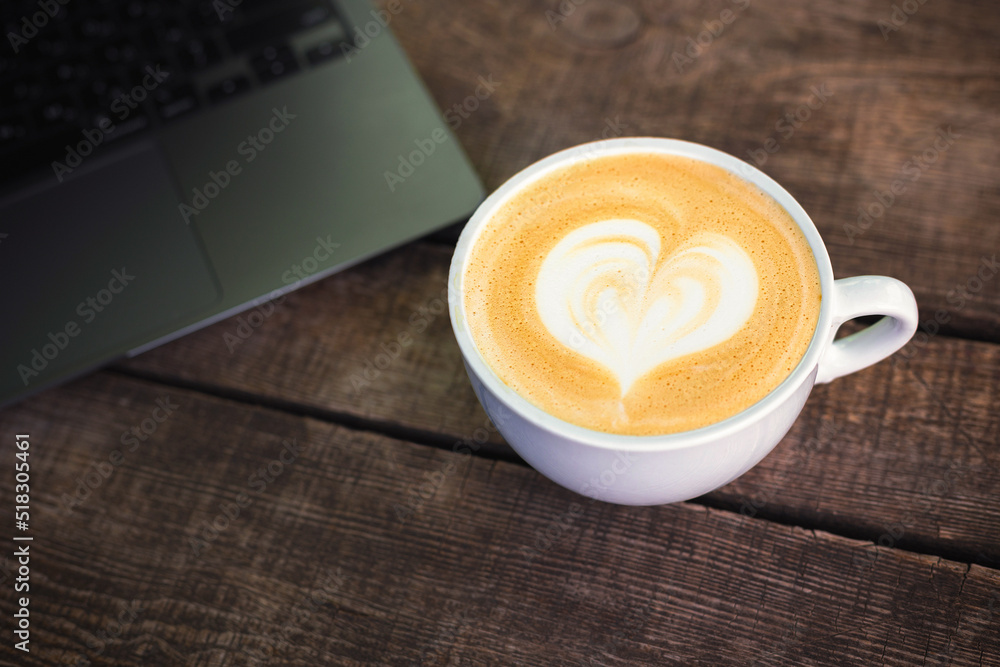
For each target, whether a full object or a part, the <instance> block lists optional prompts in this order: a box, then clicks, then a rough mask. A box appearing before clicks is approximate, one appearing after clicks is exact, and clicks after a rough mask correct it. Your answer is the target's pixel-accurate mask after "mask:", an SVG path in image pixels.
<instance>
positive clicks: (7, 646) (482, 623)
mask: <svg viewBox="0 0 1000 667" xmlns="http://www.w3.org/2000/svg"><path fill="white" fill-rule="evenodd" d="M399 7H401V9H399V10H398V11H397V12H396V14H395V15H394V16H393V18H392V24H391V25H392V28H393V30H394V31H395V33H396V35H397V36H398V38H399V40H400V41H401V42H402V44H403V46H404V48H405V49H406V51H407V52H408V53H409V54H410V56H411V57H412V59H413V61H414V63H415V65H416V67H417V69H418V70H419V71H420V73H421V74H422V76H423V77H424V79H425V80H426V82H427V85H428V86H429V88H430V90H431V92H432V94H433V95H434V97H435V99H436V100H437V102H438V103H439V105H440V106H441V107H442V109H443V110H448V109H454V106H455V105H456V104H457V105H463V104H465V105H466V108H467V109H468V108H470V107H472V106H475V107H476V108H475V109H474V110H469V111H467V112H466V113H464V114H458V113H457V112H456V113H455V114H454V115H453V116H451V117H450V118H452V124H453V125H455V126H456V130H457V136H458V138H459V140H460V141H461V142H462V144H463V145H464V146H465V148H466V149H467V151H468V153H469V155H470V157H471V159H472V161H473V163H474V164H475V166H476V168H477V169H478V171H479V173H480V174H481V176H482V178H483V180H484V182H485V184H486V186H487V188H488V189H493V188H495V187H496V186H498V185H499V184H500V183H501V182H502V181H503V180H504V179H506V178H507V177H508V176H510V175H511V174H513V173H514V172H516V171H517V170H519V169H520V168H522V167H524V166H526V165H527V164H529V163H531V162H533V161H534V160H536V159H538V158H541V157H542V156H544V155H547V154H549V153H551V152H553V151H556V150H558V149H561V148H564V147H567V146H570V145H573V144H577V143H581V142H584V141H588V140H591V139H596V138H600V137H610V136H618V135H656V136H671V137H680V138H685V139H690V140H693V141H697V142H701V143H705V144H708V145H711V146H714V147H717V148H720V149H722V150H725V151H728V152H730V153H733V154H735V155H738V156H740V157H743V158H745V159H748V160H751V161H754V162H757V163H759V164H760V166H761V168H762V169H763V170H764V171H765V172H767V173H768V174H770V175H771V176H773V177H774V178H775V179H776V180H778V181H779V182H780V183H782V184H783V185H784V186H785V187H786V188H787V189H788V190H789V191H790V192H791V193H792V194H793V195H794V196H795V197H796V198H798V200H799V201H800V202H801V203H802V204H803V206H804V207H805V209H806V210H807V211H809V212H810V214H811V215H812V217H813V219H814V220H815V222H816V224H817V226H818V227H819V229H820V231H821V232H822V234H823V237H824V239H825V240H826V243H827V245H828V247H829V249H830V253H831V255H832V258H833V263H834V267H835V270H836V272H837V276H838V277H844V276H849V275H856V274H865V273H877V274H887V275H892V276H895V277H898V278H900V279H902V280H903V281H905V282H906V283H908V284H909V285H911V286H912V288H913V290H914V292H915V293H916V295H917V299H918V302H919V304H920V310H921V319H922V321H923V322H924V326H923V331H922V333H920V334H918V336H917V337H916V338H915V339H914V341H913V342H912V343H911V344H909V345H908V346H907V347H906V348H904V350H903V351H902V352H901V353H900V354H899V355H897V356H896V357H895V358H894V359H893V360H891V361H887V362H883V363H881V364H878V365H877V366H875V367H872V368H870V369H868V370H865V371H863V372H860V373H857V374H855V375H852V376H850V377H847V378H844V379H841V380H838V381H837V382H835V383H833V384H831V385H827V386H822V387H817V388H816V390H815V391H814V392H813V394H812V396H811V397H810V399H809V402H808V404H807V405H806V408H805V411H804V412H803V414H802V416H801V417H800V418H799V420H798V421H797V423H796V424H795V426H794V427H793V429H792V431H791V432H790V433H789V434H788V436H787V437H786V438H785V439H784V440H783V441H782V442H781V443H780V444H779V445H778V447H777V448H776V449H775V450H774V452H773V453H771V454H770V455H769V456H768V457H767V458H766V459H765V460H764V461H763V462H762V463H761V464H760V465H758V466H757V467H756V468H755V469H753V470H751V471H750V472H749V473H747V474H746V475H744V476H743V477H742V478H740V479H738V480H737V481H735V482H733V483H732V484H730V485H728V486H726V487H724V488H722V489H719V490H718V491H715V492H713V493H711V494H709V495H707V496H705V497H702V498H698V499H696V500H694V501H691V502H687V503H680V504H675V505H669V506H662V507H646V508H636V507H620V506H613V505H608V504H603V503H600V502H590V501H588V500H587V499H584V498H582V497H580V496H577V495H575V494H574V493H571V492H569V491H567V490H564V489H562V488H560V487H558V486H556V485H555V484H553V483H551V482H549V481H548V480H547V479H545V478H543V477H541V476H540V475H539V474H537V473H536V472H534V471H533V470H532V469H531V468H529V467H527V466H526V465H524V464H523V463H522V462H521V461H520V460H519V459H518V457H517V456H516V455H515V454H514V453H513V452H512V450H510V449H509V448H508V446H507V445H506V444H505V443H504V442H503V440H502V439H501V438H500V437H499V436H498V435H496V433H495V432H494V431H493V430H491V429H490V428H489V424H488V422H487V421H486V418H485V415H484V413H483V412H482V410H481V409H480V407H479V405H478V403H477V401H476V399H475V396H474V395H473V393H472V390H471V388H470V385H469V382H468V380H467V378H466V375H465V371H464V369H463V367H462V363H461V357H460V355H459V351H458V348H457V346H456V344H455V342H454V339H453V337H452V334H451V330H450V325H449V322H448V318H447V315H446V312H445V309H444V305H443V300H444V298H445V277H446V274H447V270H448V263H449V259H450V256H451V252H452V244H453V243H454V238H455V235H456V234H457V230H455V229H451V230H447V231H446V232H444V233H441V234H438V235H435V236H433V237H431V238H429V239H424V240H422V241H419V242H416V243H412V244H410V245H407V246H406V247H403V248H400V249H398V250H396V251H393V252H390V253H388V254H386V255H384V256H381V257H378V258H376V259H373V260H371V261H369V262H366V263H365V264H363V265H360V266H358V267H356V268H353V269H351V270H348V271H345V272H343V273H341V274H338V275H336V276H334V277H332V278H329V279H327V280H324V281H322V282H320V283H318V284H315V285H312V286H310V287H308V288H305V289H303V290H301V291H299V292H297V293H295V294H294V295H292V296H290V297H288V298H287V300H285V301H284V302H283V303H281V304H280V305H277V306H275V307H274V308H273V311H272V310H270V309H269V310H268V315H267V316H266V317H263V318H261V320H262V321H259V320H258V319H257V318H255V321H257V322H258V323H259V326H257V327H256V328H254V329H252V334H251V335H249V337H247V338H246V339H245V340H244V339H242V338H241V339H240V340H241V342H240V343H239V344H238V345H236V346H235V348H234V349H233V350H232V351H230V349H228V348H227V338H226V336H227V334H236V333H237V329H238V327H239V326H240V320H239V319H238V318H234V319H231V320H228V321H225V322H222V323H219V324H217V325H214V326H211V327H209V328H207V329H204V330H202V331H200V332H198V333H195V334H192V335H189V336H187V337H185V338H183V339H181V340H179V341H177V342H175V343H173V344H170V345H167V346H165V347H163V348H160V349H157V350H155V351H153V352H150V353H147V354H145V355H143V356H141V357H139V358H136V359H134V360H131V361H128V362H123V363H118V364H115V365H113V366H112V367H111V368H109V369H107V370H103V371H100V372H97V373H94V374H92V375H90V376H88V377H86V378H84V379H81V380H79V381H76V382H73V383H71V384H68V385H66V386H64V387H61V388H57V389H54V390H50V391H47V392H45V393H43V394H41V395H39V396H37V397H34V398H32V399H30V400H27V401H25V402H23V403H21V404H19V405H16V406H14V407H12V408H8V409H6V410H4V411H2V412H0V432H2V434H3V435H2V445H0V454H2V459H0V460H2V461H3V462H4V463H3V465H4V466H5V470H7V472H4V473H3V474H2V475H0V480H2V481H0V490H2V493H0V507H4V508H12V507H13V505H14V504H15V500H14V481H13V462H14V460H15V459H14V454H15V451H16V449H15V445H14V443H15V438H14V434H16V433H28V434H30V436H31V439H30V442H31V458H30V461H31V466H32V467H31V484H32V487H31V519H32V523H31V526H32V532H33V535H34V537H35V540H34V542H33V543H31V551H30V553H31V558H30V587H31V588H30V614H31V616H30V621H31V626H30V627H31V635H30V642H31V643H30V649H31V652H30V654H25V653H22V652H20V651H17V650H15V649H14V647H13V644H14V642H15V638H14V637H13V636H12V634H11V632H10V630H9V629H10V628H11V627H12V614H13V612H14V610H15V604H16V603H15V598H16V597H18V595H15V593H14V590H13V587H14V579H15V578H16V576H17V568H18V567H19V565H18V564H17V563H16V561H15V559H14V556H13V551H14V546H13V543H10V542H9V543H8V546H7V547H4V549H3V555H4V556H5V558H0V566H2V567H0V576H2V578H3V583H2V585H0V590H2V595H0V612H2V614H3V617H4V618H5V619H6V620H5V621H4V624H3V626H4V628H5V630H4V634H3V637H4V640H3V641H2V648H0V658H2V661H3V664H18V665H76V664H80V665H83V664H88V661H89V662H90V663H91V664H107V665H161V664H163V665H173V664H190V665H256V664H267V663H273V664H291V665H321V664H344V665H355V664H378V665H410V664H425V665H481V664H499V665H513V664H525V665H580V664H602V665H605V664H606V665H634V664H649V665H694V664H705V665H719V664H739V665H785V664H838V665H842V664H865V665H868V664H892V665H950V664H954V665H998V664H1000V415H998V405H1000V276H998V275H997V273H998V268H1000V267H998V266H997V264H996V262H997V255H998V254H1000V224H998V220H1000V140H998V139H1000V112H998V110H1000V81H998V72H1000V41H998V38H997V32H998V30H1000V6H998V5H997V4H996V3H993V2H988V1H985V0H984V1H982V2H948V1H946V0H926V1H924V0H902V1H900V0H897V1H896V3H895V4H892V3H891V2H889V0H882V1H880V2H861V1H852V2H825V3H804V2H802V3H800V2H793V1H791V0H783V1H775V2H764V1H763V0H760V1H758V0H753V1H752V2H750V0H738V1H736V0H734V1H732V2H730V1H729V0H715V1H713V2H707V3H701V2H696V1H695V0H679V1H676V2H652V1H642V0H634V1H625V0H623V1H620V2H615V1H612V0H566V1H564V2H562V3H561V4H560V3H559V2H556V0H551V1H550V2H543V3H533V2H528V1H527V0H506V1H503V2H501V1H499V0H491V1H488V2H475V3H466V2H461V1H460V0H442V1H441V2H434V3H432V2H415V1H414V2H410V1H409V0H403V2H402V3H401V5H399ZM904 20H905V23H904ZM480 77H483V78H484V79H486V80H490V79H491V78H492V81H494V82H495V90H494V91H493V92H492V93H491V94H489V95H487V96H486V99H481V100H475V104H473V103H472V102H471V101H469V102H467V99H468V98H469V96H470V95H474V93H475V90H476V87H477V86H478V85H480V83H479V82H480ZM789 114H790V115H789ZM897 180H899V181H900V183H899V187H897V188H896V190H897V192H895V193H894V192H893V183H894V182H895V181H897ZM904 188H905V189H904ZM859 209H860V210H861V211H862V212H868V217H865V216H863V215H861V216H859ZM8 325H9V323H8ZM403 332H408V333H409V334H410V337H411V340H412V344H410V345H408V346H406V347H401V348H399V350H398V354H395V355H387V353H386V352H385V351H386V349H389V350H394V349H396V348H394V347H393V346H391V345H389V343H390V342H391V341H394V340H396V339H397V337H398V336H399V334H401V333H403ZM244 333H245V330H244ZM383 344H384V345H385V347H383ZM462 442H471V443H473V444H475V445H476V451H475V453H474V454H473V455H468V454H463V453H458V452H456V449H462V448H461V447H457V448H456V447H455V445H456V443H462ZM4 511H7V510H4ZM8 517H9V515H8ZM6 521H7V524H6V525H7V526H8V528H6V529H5V530H9V531H11V532H14V531H13V526H12V525H11V523H10V521H11V519H10V518H8V519H7V520H6Z"/></svg>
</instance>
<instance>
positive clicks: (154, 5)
mask: <svg viewBox="0 0 1000 667" xmlns="http://www.w3.org/2000/svg"><path fill="white" fill-rule="evenodd" d="M392 6H393V7H394V8H396V9H397V10H399V11H406V6H405V5H398V4H396V3H393V5H392ZM392 18H393V15H392V14H391V13H390V12H389V11H387V10H376V9H374V8H373V7H372V6H371V5H370V4H368V2H367V1H366V0H293V1H288V0H186V1H180V2H178V1H175V0H171V1H170V2H167V1H165V0H163V1H158V0H121V1H120V2H109V1H108V0H30V1H24V2H22V1H20V0H16V1H13V2H11V1H10V0H5V1H4V3H3V7H2V9H0V26H2V28H3V35H4V37H5V39H4V42H5V43H3V44H0V285H2V288H0V405H6V404H9V403H12V402H14V401H16V400H19V399H21V398H23V397H25V396H27V395H29V394H31V393H33V392H36V391H38V390H41V389H43V388H45V387H47V386H51V385H53V384H56V383H59V382H62V381H65V380H67V379H69V378H72V377H74V376H78V375H80V374H82V373H85V372H87V371H89V370H91V369H94V368H96V367H98V366H100V365H102V364H105V363H107V362H108V361H110V360H113V359H116V358H121V357H127V356H132V355H135V354H139V353H141V352H143V351H145V350H148V349H150V348H152V347H154V346H156V345H160V344H162V343H165V342H167V341H169V340H172V339H174V338H177V337H179V336H182V335H184V334H185V333H188V332H190V331H194V330H196V329H198V328H200V327H204V326H206V325H208V324H210V323H212V322H215V321H218V320H221V319H223V318H226V317H229V316H231V315H233V314H235V313H237V312H240V311H242V310H246V309H248V308H251V307H253V306H255V305H258V304H260V303H262V302H263V301H265V300H268V299H273V298H276V297H278V296H279V295H282V294H284V293H286V292H288V291H290V290H293V289H296V288H298V287H301V286H303V285H306V284H308V283H311V282H313V281H316V280H319V279H320V278H323V277H324V276H327V275H329V274H331V273H333V272H335V271H338V270H341V269H344V268H346V267H348V266H350V265H352V264H355V263H357V262H359V261H361V260H364V259H366V258H368V257H371V256H372V255H375V254H377V253H380V252H382V251H385V250H387V249H389V248H392V247H394V246H399V245H401V244H403V243H406V242H407V241H410V240H413V239H415V238H418V237H420V236H423V235H426V234H427V233H429V232H430V231H432V230H435V229H438V228H441V227H444V226H446V225H448V224H451V223H454V222H459V221H462V220H464V219H465V218H467V217H468V216H469V215H470V214H471V212H472V211H473V210H474V208H475V207H476V205H477V204H478V203H479V202H480V201H481V199H482V197H483V189H482V186H481V184H480V182H479V180H478V178H477V177H476V174H475V173H474V171H473V169H472V168H471V165H470V164H469V161H468V159H467V157H466V156H465V154H464V153H463V151H462V148H461V146H460V145H459V144H458V141H457V140H456V139H455V137H454V135H453V134H452V133H451V132H450V131H449V128H448V125H447V124H446V123H445V122H443V120H442V116H441V114H440V112H439V111H438V109H437V108H435V105H434V103H433V101H432V99H431V98H430V96H429V95H428V93H427V91H426V89H425V88H424V87H423V85H422V84H421V82H420V81H419V79H418V77H417V75H416V73H415V72H414V70H413V68H412V67H411V65H410V64H409V62H408V61H407V59H406V57H405V55H404V53H403V52H402V50H401V49H400V47H399V45H398V44H397V42H396V41H395V40H394V38H393V37H392V35H391V33H390V26H389V24H391V20H392Z"/></svg>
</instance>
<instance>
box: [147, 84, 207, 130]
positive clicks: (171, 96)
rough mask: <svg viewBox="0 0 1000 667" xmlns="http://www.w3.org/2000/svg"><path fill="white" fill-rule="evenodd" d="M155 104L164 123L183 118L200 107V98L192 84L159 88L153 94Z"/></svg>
mask: <svg viewBox="0 0 1000 667" xmlns="http://www.w3.org/2000/svg"><path fill="white" fill-rule="evenodd" d="M153 104H154V105H155V106H156V112H157V114H159V116H160V119H161V120H164V121H168V120H173V119H174V118H177V117H179V116H183V115H184V114H186V113H188V112H191V111H194V110H195V109H197V108H198V106H199V104H198V96H197V94H196V93H195V90H194V86H192V85H191V84H183V85H180V86H174V87H171V88H164V87H160V88H157V89H156V92H154V93H153Z"/></svg>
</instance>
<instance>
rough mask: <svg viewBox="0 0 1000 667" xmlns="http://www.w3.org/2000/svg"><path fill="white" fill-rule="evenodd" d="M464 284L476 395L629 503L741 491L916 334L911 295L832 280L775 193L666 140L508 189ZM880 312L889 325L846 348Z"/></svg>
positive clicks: (550, 471) (493, 209)
mask: <svg viewBox="0 0 1000 667" xmlns="http://www.w3.org/2000/svg"><path fill="white" fill-rule="evenodd" d="M448 286H449V311H450V315H451V321H452V328H453V330H454V333H455V337H456V339H457V341H458V344H459V348H460V349H461V352H462V356H463V360H464V362H465V367H466V370H467V372H468V375H469V378H470V381H471V383H472V386H473V389H474V390H475V392H476V395H477V397H478V398H479V400H480V402H481V403H482V405H483V407H484V409H485V410H486V413H487V415H488V416H489V417H490V419H491V420H492V421H493V423H494V424H495V425H496V427H497V428H498V430H499V431H500V433H501V434H502V435H503V436H504V438H505V439H506V440H507V442H508V443H509V444H510V446H511V447H512V448H513V449H514V450H515V451H516V452H517V453H518V454H519V455H520V456H521V457H522V458H523V459H524V460H525V461H526V462H527V463H528V464H530V465H531V466H532V467H534V468H535V469H536V470H538V471H539V472H541V473H542V474H543V475H545V476H546V477H548V478H549V479H551V480H553V481H554V482H556V483H558V484H560V485H562V486H564V487H566V488H568V489H570V490H572V491H576V492H578V493H580V494H582V495H585V496H588V497H591V498H595V499H598V500H604V501H607V502H612V503H619V504H625V505H655V504H664V503H670V502H677V501H682V500H688V499H690V498H694V497H697V496H700V495H703V494H705V493H708V492H709V491H712V490H714V489H716V488H719V487H721V486H723V485H725V484H727V483H729V482H730V481H732V480H734V479H735V478H737V477H739V476H740V475H742V474H743V473H744V472H746V471H747V470H749V469H750V468H751V467H753V466H754V465H755V464H757V463H758V462H759V461H760V460H761V459H763V458H764V456H766V455H767V454H768V453H769V452H770V451H771V450H772V449H773V448H774V447H775V445H777V443H778V442H779V441H780V440H781V439H782V438H783V437H784V435H785V434H786V433H787V432H788V430H789V428H791V425H792V423H793V422H794V421H795V419H796V417H797V416H798V414H799V413H800V412H801V410H802V407H803V405H804V404H805V401H806V398H807V397H808V395H809V393H810V391H811V390H812V387H813V385H814V384H816V383H825V382H830V381H831V380H833V379H835V378H838V377H840V376H842V375H846V374H848V373H853V372H855V371H858V370H861V369H863V368H865V367H867V366H870V365H871V364H874V363H876V362H878V361H880V360H881V359H884V358H885V357H887V356H889V355H891V354H892V353H894V352H895V351H896V350H898V349H899V348H901V347H902V346H903V345H905V344H906V342H907V341H908V340H909V339H910V338H911V336H912V335H913V333H914V332H915V331H916V327H917V324H918V313H917V306H916V301H915V300H914V297H913V294H912V292H911V291H910V289H909V288H908V287H907V286H906V285H905V284H903V283H901V282H900V281H898V280H896V279H894V278H889V277H885V276H857V277H852V278H844V279H840V280H834V278H833V269H832V267H831V264H830V258H829V255H828V253H827V250H826V247H825V245H824V244H823V240H822V238H821V237H820V235H819V232H818V231H817V229H816V227H815V225H814V224H813V222H812V220H810V218H809V216H808V215H807V214H806V212H805V210H803V208H802V207H801V206H800V205H799V204H798V203H797V202H796V201H795V199H794V198H792V196H791V195H790V194H789V193H788V192H787V191H786V190H784V189H783V188H782V187H781V186H780V185H779V184H778V183H776V182H775V181H774V180H772V179H771V178H770V177H768V176H767V175H765V174H764V173H763V172H761V171H759V170H758V169H756V168H755V167H753V166H751V165H749V164H747V163H745V162H743V161H741V160H739V159H737V158H735V157H733V156H731V155H728V154H726V153H724V152H721V151H718V150H716V149H713V148H709V147H707V146H703V145H700V144H695V143H691V142H686V141H680V140H675V139H663V138H648V137H636V138H620V139H610V140H606V141H599V142H593V143H590V144H584V145H581V146H577V147H574V148H570V149H567V150H564V151H561V152H559V153H556V154H554V155H551V156H549V157H547V158H545V159H543V160H541V161H539V162H536V163H535V164H533V165H531V166H529V167H527V168H525V169H524V170H522V171H521V172H519V173H517V174H516V175H514V176H513V177H511V178H510V179H509V180H508V181H507V182H506V183H504V184H503V185H502V186H501V187H500V188H499V189H497V190H496V191H495V192H494V193H493V194H492V195H490V196H489V197H488V198H487V199H486V200H485V201H484V202H483V203H482V204H481V205H480V207H479V208H478V209H477V210H476V212H475V213H474V214H473V216H472V218H471V219H470V220H469V222H468V224H467V225H466V227H465V229H464V230H463V232H462V234H461V237H460V238H459V241H458V244H457V246H456V249H455V253H454V256H453V258H452V263H451V269H450V275H449V283H448ZM869 315H881V316H883V317H882V319H880V320H879V321H878V322H876V323H875V324H872V325H870V326H868V327H866V328H864V329H862V330H861V331H858V332H856V333H854V334H851V335H850V336H847V337H844V338H841V339H839V340H838V339H836V333H837V330H838V329H839V328H840V326H841V325H842V324H843V323H844V322H846V321H847V320H850V319H854V318H857V317H862V316H869Z"/></svg>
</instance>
